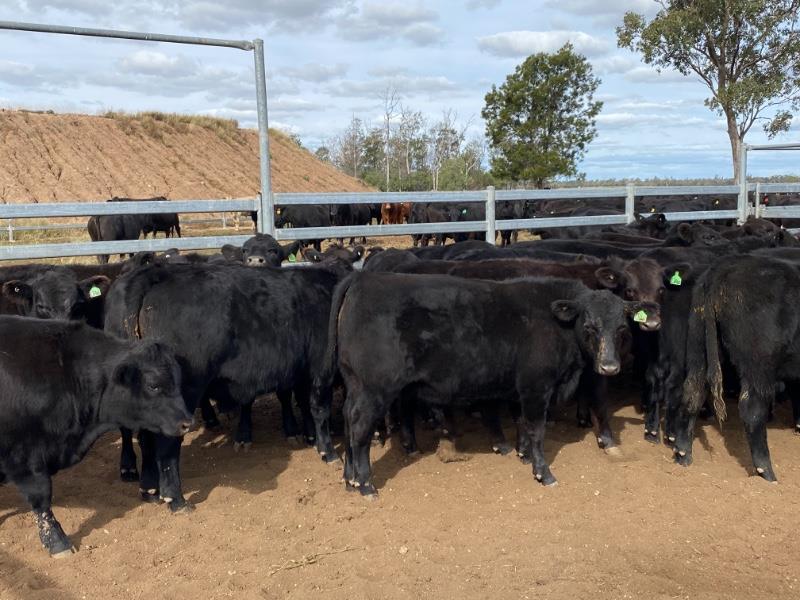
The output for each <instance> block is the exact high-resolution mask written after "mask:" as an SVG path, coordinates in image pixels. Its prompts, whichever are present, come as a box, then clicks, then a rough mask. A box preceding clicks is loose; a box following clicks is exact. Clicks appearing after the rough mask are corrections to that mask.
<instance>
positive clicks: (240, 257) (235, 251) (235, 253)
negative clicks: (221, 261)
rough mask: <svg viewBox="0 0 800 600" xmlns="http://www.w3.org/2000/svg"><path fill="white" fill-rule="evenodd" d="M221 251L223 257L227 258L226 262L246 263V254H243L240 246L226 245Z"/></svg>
mask: <svg viewBox="0 0 800 600" xmlns="http://www.w3.org/2000/svg"><path fill="white" fill-rule="evenodd" d="M219 251H220V252H221V253H222V256H224V257H225V260H233V261H236V262H244V254H243V253H242V249H241V248H239V247H238V246H234V245H233V244H225V245H224V246H223V247H222V248H220V250H219Z"/></svg>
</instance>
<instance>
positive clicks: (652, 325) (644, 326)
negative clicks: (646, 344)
mask: <svg viewBox="0 0 800 600" xmlns="http://www.w3.org/2000/svg"><path fill="white" fill-rule="evenodd" d="M639 328H640V329H641V330H642V331H658V330H659V329H661V318H660V317H652V318H649V319H647V321H645V322H644V323H639Z"/></svg>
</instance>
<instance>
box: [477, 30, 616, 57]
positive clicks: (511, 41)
mask: <svg viewBox="0 0 800 600" xmlns="http://www.w3.org/2000/svg"><path fill="white" fill-rule="evenodd" d="M567 42H572V45H573V46H575V50H576V51H577V52H580V53H581V54H585V55H587V56H600V55H603V54H606V53H608V52H609V51H610V49H611V45H610V44H609V42H608V41H607V40H605V39H603V38H601V37H598V36H594V35H590V34H588V33H584V32H583V31H506V32H503V33H495V34H494V35H487V36H485V37H481V38H478V48H480V49H481V50H482V51H483V52H486V53H488V54H493V55H495V56H501V57H508V58H521V57H525V56H528V55H530V54H536V53H538V52H555V51H557V50H558V49H559V48H561V47H562V46H563V45H564V44H566V43H567Z"/></svg>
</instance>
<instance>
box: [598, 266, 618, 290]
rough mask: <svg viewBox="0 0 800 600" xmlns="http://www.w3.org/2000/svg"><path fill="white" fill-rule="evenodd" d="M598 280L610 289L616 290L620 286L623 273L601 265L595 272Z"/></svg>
mask: <svg viewBox="0 0 800 600" xmlns="http://www.w3.org/2000/svg"><path fill="white" fill-rule="evenodd" d="M594 276H595V277H596V278H597V282H598V283H599V284H600V285H602V286H603V287H606V288H608V289H610V290H615V289H617V288H618V287H619V286H620V281H621V279H622V274H621V273H618V272H617V271H615V270H614V269H612V268H611V267H600V268H599V269H597V270H596V271H595V272H594Z"/></svg>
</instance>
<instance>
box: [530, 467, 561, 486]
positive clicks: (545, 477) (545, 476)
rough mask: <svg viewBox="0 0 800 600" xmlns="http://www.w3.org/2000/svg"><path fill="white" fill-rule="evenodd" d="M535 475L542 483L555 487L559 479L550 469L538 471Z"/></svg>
mask: <svg viewBox="0 0 800 600" xmlns="http://www.w3.org/2000/svg"><path fill="white" fill-rule="evenodd" d="M534 477H536V481H538V482H539V483H541V484H542V485H544V486H546V487H553V486H554V485H556V484H557V483H558V480H557V479H556V478H555V477H554V476H553V474H552V473H551V472H550V471H549V470H548V471H547V472H545V473H536V475H534Z"/></svg>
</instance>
